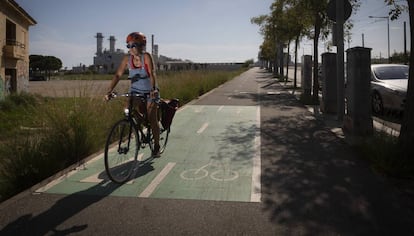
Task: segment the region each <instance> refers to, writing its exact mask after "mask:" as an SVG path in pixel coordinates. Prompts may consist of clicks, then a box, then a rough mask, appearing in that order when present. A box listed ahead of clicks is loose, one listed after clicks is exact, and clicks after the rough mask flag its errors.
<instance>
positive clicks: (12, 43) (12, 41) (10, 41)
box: [6, 39, 26, 48]
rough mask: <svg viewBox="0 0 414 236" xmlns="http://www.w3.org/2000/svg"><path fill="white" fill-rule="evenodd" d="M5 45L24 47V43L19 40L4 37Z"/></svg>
mask: <svg viewBox="0 0 414 236" xmlns="http://www.w3.org/2000/svg"><path fill="white" fill-rule="evenodd" d="M6 45H10V46H17V47H21V48H26V45H25V44H24V43H21V42H19V41H17V40H15V39H6Z"/></svg>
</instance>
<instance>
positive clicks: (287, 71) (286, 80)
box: [285, 40, 290, 82]
mask: <svg viewBox="0 0 414 236" xmlns="http://www.w3.org/2000/svg"><path fill="white" fill-rule="evenodd" d="M289 55H290V40H289V42H288V48H287V58H286V78H285V82H288V80H289Z"/></svg>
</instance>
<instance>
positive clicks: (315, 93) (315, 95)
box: [313, 14, 322, 102]
mask: <svg viewBox="0 0 414 236" xmlns="http://www.w3.org/2000/svg"><path fill="white" fill-rule="evenodd" d="M321 24H322V22H321V18H320V16H319V14H316V15H315V36H314V38H313V55H314V56H313V101H314V102H318V101H319V96H318V93H319V81H318V66H319V60H318V44H319V35H320V33H321Z"/></svg>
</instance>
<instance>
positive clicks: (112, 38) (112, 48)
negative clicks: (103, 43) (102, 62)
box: [109, 36, 116, 53]
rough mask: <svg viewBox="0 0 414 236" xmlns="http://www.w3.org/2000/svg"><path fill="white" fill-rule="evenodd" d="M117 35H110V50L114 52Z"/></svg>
mask: <svg viewBox="0 0 414 236" xmlns="http://www.w3.org/2000/svg"><path fill="white" fill-rule="evenodd" d="M115 41H116V39H115V36H110V37H109V52H110V53H114V52H115Z"/></svg>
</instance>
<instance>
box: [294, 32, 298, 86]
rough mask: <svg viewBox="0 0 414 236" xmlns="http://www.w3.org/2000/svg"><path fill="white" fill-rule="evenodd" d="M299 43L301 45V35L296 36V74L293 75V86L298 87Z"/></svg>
mask: <svg viewBox="0 0 414 236" xmlns="http://www.w3.org/2000/svg"><path fill="white" fill-rule="evenodd" d="M298 45H299V35H298V36H296V40H295V72H294V73H295V75H294V76H293V88H296V87H297V73H296V71H297V70H298Z"/></svg>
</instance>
